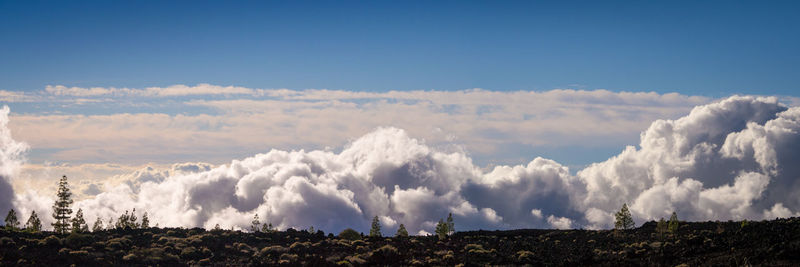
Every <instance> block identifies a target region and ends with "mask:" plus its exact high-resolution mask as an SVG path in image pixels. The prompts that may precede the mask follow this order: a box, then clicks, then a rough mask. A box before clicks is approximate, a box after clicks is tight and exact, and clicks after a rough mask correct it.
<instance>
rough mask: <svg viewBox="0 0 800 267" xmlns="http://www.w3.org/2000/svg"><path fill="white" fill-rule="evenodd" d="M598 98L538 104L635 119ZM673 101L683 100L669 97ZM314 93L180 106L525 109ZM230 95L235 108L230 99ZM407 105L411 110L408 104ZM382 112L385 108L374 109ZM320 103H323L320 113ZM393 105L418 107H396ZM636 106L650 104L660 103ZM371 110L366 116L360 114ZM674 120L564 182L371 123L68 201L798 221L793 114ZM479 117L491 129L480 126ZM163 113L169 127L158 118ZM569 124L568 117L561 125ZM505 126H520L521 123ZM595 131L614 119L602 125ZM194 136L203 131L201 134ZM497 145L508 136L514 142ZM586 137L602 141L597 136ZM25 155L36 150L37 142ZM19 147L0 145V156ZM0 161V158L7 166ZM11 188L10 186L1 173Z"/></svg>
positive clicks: (413, 215) (241, 213) (326, 218)
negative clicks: (485, 162) (626, 209)
mask: <svg viewBox="0 0 800 267" xmlns="http://www.w3.org/2000/svg"><path fill="white" fill-rule="evenodd" d="M432 93H433V94H447V93H450V92H444V93H443V92H432ZM478 93H485V95H483V96H484V97H487V99H489V100H487V101H495V99H493V98H491V95H500V96H505V95H503V93H497V92H484V91H481V90H474V91H462V92H454V93H453V95H450V96H451V97H456V96H458V95H459V94H461V95H468V96H469V95H470V94H478ZM507 94H510V95H513V94H514V93H507ZM542 94H544V95H536V96H537V98H546V97H547V96H546V94H547V92H545V93H542ZM563 94H588V95H590V96H582V95H579V96H582V97H585V98H589V99H592V101H591V102H592V103H586V102H587V101H586V100H580V97H579V96H572V97H571V98H564V96H563ZM593 94H596V95H593ZM607 94H609V93H607V92H594V91H591V92H582V91H564V92H559V93H558V94H557V95H558V96H559V97H561V98H560V99H562V101H564V100H563V99H570V101H565V102H564V103H553V102H554V100H552V99H549V102H548V101H544V102H541V104H542V105H546V106H547V107H562V108H563V109H564V110H567V109H568V108H566V107H571V108H575V109H581V108H580V107H585V106H593V105H594V106H597V105H600V106H604V107H610V106H613V105H616V104H619V103H623V104H619V105H620V106H621V107H619V108H618V109H619V110H621V111H620V112H619V114H618V115H619V116H623V115H624V113H625V112H631V111H632V110H634V111H638V110H645V109H636V108H635V105H634V107H630V105H627V104H624V103H625V101H627V100H625V98H624V97H621V96H619V95H615V96H613V97H616V98H617V99H613V98H612V99H609V98H608V96H606V95H607ZM612 94H613V93H612ZM520 95H523V96H524V94H522V93H520ZM597 95H600V96H603V97H605V98H602V99H605V100H604V101H601V100H598V99H597V97H598V96H597ZM657 96H661V97H664V96H663V95H654V96H651V95H648V94H644V95H636V94H633V95H632V96H630V97H651V98H655V99H659V98H658V97H657ZM518 97H520V96H519V95H514V96H512V97H509V98H518ZM673 97H681V96H669V97H668V98H673ZM313 98H314V99H316V100H315V101H311V102H308V101H305V100H286V99H283V101H279V100H276V99H257V100H249V99H217V100H208V99H195V100H190V102H191V103H190V104H189V105H205V106H214V107H215V108H216V110H219V111H221V112H220V113H219V114H217V115H208V116H210V117H214V116H223V117H225V116H227V117H225V118H236V117H237V116H256V117H255V118H258V119H268V118H269V117H270V116H263V117H258V115H259V114H260V113H262V112H263V113H266V114H269V115H273V116H280V115H281V114H284V115H285V114H292V115H294V116H295V118H296V120H303V119H308V118H316V117H317V116H323V114H319V113H315V112H316V110H323V111H328V112H335V111H336V110H342V109H346V108H347V107H351V108H353V109H354V110H359V111H358V112H354V113H347V114H351V115H353V114H356V115H357V114H360V113H359V112H365V113H366V114H370V115H376V116H377V115H380V114H379V113H380V112H383V111H386V110H387V109H389V108H394V109H398V110H400V111H406V112H414V111H415V110H419V109H422V110H423V111H424V112H430V114H427V115H429V116H433V115H437V114H438V113H436V112H433V111H431V110H435V109H432V108H431V106H430V105H434V106H436V105H440V104H431V103H447V101H450V102H459V103H462V105H464V106H467V108H461V107H460V108H461V110H462V111H453V110H447V111H440V112H439V113H446V114H447V115H448V116H454V117H452V121H453V122H452V124H458V123H460V121H459V120H466V118H471V119H473V120H479V123H484V122H486V123H488V122H490V121H491V120H501V122H502V120H503V118H506V120H507V122H506V123H508V122H510V121H512V119H511V118H508V117H504V116H509V115H508V114H500V113H504V112H514V111H518V110H535V109H533V108H531V109H524V108H525V106H524V105H519V106H518V107H514V106H513V104H509V106H503V107H501V109H502V110H503V112H497V113H498V114H494V112H495V111H492V109H491V108H489V109H486V110H484V111H485V112H486V113H480V112H478V113H480V114H477V115H476V114H475V112H463V110H464V109H468V108H469V107H470V104H463V103H469V102H470V101H479V99H478V97H474V98H472V96H469V97H464V99H461V100H459V99H452V98H450V99H447V97H443V100H435V99H436V97H435V96H433V95H431V96H430V97H429V99H433V100H427V101H424V100H425V99H422V98H421V97H420V101H412V102H402V101H400V102H401V104H399V105H401V106H397V105H396V104H398V103H390V101H381V100H374V101H372V100H371V101H367V102H366V103H365V102H348V101H344V100H343V99H346V97H336V98H337V99H336V100H323V101H319V97H317V96H314V97H313ZM373 98H374V97H373ZM387 98H388V97H387ZM399 98H400V97H397V98H393V99H399ZM620 98H622V99H620ZM684 99H690V98H689V97H684ZM511 100H514V99H509V101H511ZM234 101H238V102H236V104H232V103H234ZM292 101H299V103H298V106H292V105H291V104H286V105H287V106H281V103H283V102H292ZM530 101H534V102H532V103H535V104H536V103H540V102H535V98H534V99H530ZM598 102H599V103H598ZM665 102H668V101H665ZM678 102H680V101H678ZM420 103H423V104H422V106H416V105H419V104H420ZM292 104H294V103H292ZM385 104H389V106H388V107H387V106H383V105H385ZM329 105H333V106H336V108H330V109H326V108H328V107H329ZM402 105H409V106H413V107H415V108H408V109H403V108H402ZM426 105H427V106H426ZM648 106H649V107H647V108H654V107H658V104H655V103H654V104H650V105H648ZM664 106H666V107H670V105H664ZM681 106H682V105H681ZM287 107H294V109H291V108H287ZM420 107H427V108H420ZM370 108H374V109H376V110H374V111H370ZM676 109H677V108H676ZM287 110H290V111H291V113H289V111H287ZM364 110H366V111H364ZM622 110H627V111H624V112H623V111H622ZM270 112H272V113H270ZM370 112H372V113H370ZM686 112H688V114H686ZM564 114H567V113H562V114H561V117H558V118H560V119H565V118H571V117H570V115H568V114H567V115H564ZM575 114H577V115H573V116H589V115H587V114H588V113H585V112H576V113H575ZM613 114H615V113H613V112H611V113H605V114H603V115H602V116H606V118H607V119H609V120H611V119H613V118H616V119H619V118H620V117H613V116H611V115H613ZM657 114H662V113H657ZM665 114H670V113H669V112H666V113H665ZM684 114H686V115H684V116H682V117H677V118H675V119H655V120H652V121H651V122H649V123H648V125H649V126H647V125H645V126H644V127H642V129H645V130H644V132H642V133H641V135H640V138H639V144H638V146H628V147H626V148H624V149H623V150H622V152H620V153H619V154H617V155H615V156H613V157H610V158H608V159H605V160H601V161H598V162H596V163H593V164H591V165H589V166H588V167H586V168H583V169H581V170H578V171H577V172H571V171H570V169H569V168H568V167H567V166H565V165H563V164H561V163H559V162H557V161H554V160H551V159H546V158H542V157H536V158H533V160H529V161H528V163H525V164H501V165H497V166H494V167H492V168H481V167H479V165H476V164H475V163H474V160H473V154H469V153H474V152H472V151H471V150H470V149H469V146H467V145H465V146H466V147H467V149H451V148H448V147H446V146H440V145H437V144H436V143H435V142H436V141H437V140H436V139H432V140H433V141H431V140H429V139H427V138H426V139H425V140H423V139H421V138H418V137H416V136H415V134H414V133H413V132H412V131H411V130H405V129H403V128H401V126H397V127H378V128H373V130H372V131H367V134H364V135H361V137H359V138H357V139H353V140H351V141H349V142H348V144H347V145H346V146H345V147H344V148H343V149H341V151H333V150H329V149H311V150H291V149H289V150H285V149H271V150H265V151H268V152H266V153H260V154H255V155H253V156H248V157H243V158H242V159H239V160H233V161H228V162H227V163H226V164H222V165H214V164H203V163H185V164H176V165H173V166H168V167H165V168H147V167H144V168H141V169H139V170H137V171H136V172H132V173H128V174H124V175H119V176H115V177H114V178H113V179H112V180H114V181H116V182H107V181H105V180H96V181H92V182H90V183H81V182H77V184H79V185H80V191H82V192H83V191H85V192H86V193H84V194H89V195H91V197H84V198H82V199H81V200H79V201H77V202H76V203H75V207H76V208H83V210H84V211H85V212H86V216H87V217H88V219H89V221H93V220H94V218H97V217H100V218H103V219H106V218H110V217H116V216H118V215H119V214H120V213H122V212H124V210H130V209H133V208H136V209H137V211H148V212H149V215H150V216H151V218H152V219H153V220H154V221H157V222H159V223H160V224H161V225H162V226H200V227H207V228H208V227H213V226H214V225H215V224H220V225H222V226H224V227H236V228H246V227H247V225H248V224H249V221H250V219H251V218H252V216H253V215H255V214H258V215H259V217H261V218H262V219H263V220H264V221H269V222H271V223H273V224H274V225H276V226H278V227H279V228H282V229H285V228H288V227H295V228H307V227H308V226H314V227H315V228H319V229H323V230H325V231H339V230H341V229H343V228H345V227H353V228H356V229H358V230H362V231H363V230H366V229H368V228H369V225H368V223H369V219H370V218H372V217H373V216H379V218H380V219H381V221H382V222H383V224H384V225H385V226H386V227H385V228H386V231H387V232H385V233H389V232H391V231H393V230H394V229H396V227H397V225H399V224H400V223H402V224H404V225H405V226H406V227H407V228H408V230H409V231H411V232H414V233H430V232H432V231H433V228H434V227H435V223H436V222H437V221H438V220H439V219H440V218H442V217H445V216H447V213H453V215H454V217H455V218H456V222H457V227H458V229H459V230H466V229H495V228H500V229H507V228H528V227H547V228H576V227H586V228H607V227H610V226H612V225H613V212H615V211H616V210H618V209H619V207H620V206H621V205H622V203H628V204H629V206H630V207H631V212H632V213H633V215H634V218H635V220H636V221H637V223H641V222H643V221H644V220H651V219H657V218H660V217H667V216H669V214H670V213H671V212H672V211H677V212H678V214H679V216H680V217H681V219H688V220H727V219H762V218H774V217H786V216H795V215H798V214H799V213H798V211H800V200H798V199H800V195H799V194H800V182H798V181H797V179H796V177H797V176H798V175H800V167H797V166H796V164H793V163H794V162H796V160H797V159H798V156H800V155H798V154H797V153H798V152H797V151H800V108H796V107H789V106H786V105H784V104H781V103H779V102H778V99H777V98H775V97H753V96H733V97H729V98H726V99H721V100H718V101H715V102H713V103H709V104H699V105H696V107H694V108H690V111H685V112H684ZM336 115H338V114H336ZM405 115H407V116H417V115H421V114H418V113H410V114H405ZM438 115H441V114H438ZM483 115H486V116H488V118H489V119H486V120H485V121H480V120H481V116H483ZM161 116H164V117H165V118H168V119H172V118H173V116H171V115H165V114H163V115H161ZM287 116H288V115H287ZM441 116H444V115H441ZM459 116H464V117H459ZM365 117H366V116H365ZM511 117H513V116H511ZM359 118H360V117H359ZM590 118H594V119H597V118H598V117H590ZM633 118H638V117H635V116H634V117H633ZM15 119H17V117H12V118H11V120H12V123H11V124H10V125H11V127H12V129H13V125H14V124H13V121H14V120H15ZM417 119H418V120H427V119H430V118H423V117H419V118H417ZM433 121H435V120H433ZM543 121H544V120H543ZM587 121H588V119H586V118H583V120H582V121H580V122H581V123H584V122H585V123H589V122H587ZM6 122H7V120H6ZM107 122H109V123H111V122H113V120H109V121H107ZM566 122H569V121H566V120H565V121H564V122H563V123H566ZM227 123H229V122H227ZM517 123H520V124H522V122H520V120H519V119H518V121H517ZM608 123H609V124H610V125H615V124H614V123H615V122H613V121H611V122H608ZM189 125H192V124H189ZM225 125H228V126H220V127H230V126H229V125H230V123H229V124H225ZM323 125H324V124H323ZM489 125H492V124H489ZM498 125H503V124H498ZM543 125H547V124H543ZM390 126H396V125H390ZM405 126H414V124H408V125H405ZM572 127H573V128H571V129H570V130H572V131H575V129H592V128H591V127H592V126H583V125H581V126H572ZM581 127H589V128H581ZM412 128H413V127H412ZM110 129H113V127H110ZM343 129H346V128H343ZM450 129H460V128H458V127H453V128H450ZM514 129H515V130H522V129H527V128H524V127H520V128H514ZM598 129H602V128H598ZM191 131H199V132H202V131H203V129H202V128H195V129H193V130H191ZM191 131H190V132H191ZM549 131H556V130H553V129H549ZM12 132H13V131H12ZM564 132H568V131H564ZM3 133H4V136H6V139H7V140H11V141H12V142H10V143H9V144H17V143H18V142H16V141H13V139H11V135H10V133H9V131H8V130H6V131H5V132H3ZM178 134H179V133H178ZM309 135H312V134H311V133H310V134H309ZM14 136H19V135H16V134H15V135H14ZM132 136H135V135H132ZM298 136H303V135H298ZM356 136H357V135H356ZM508 136H509V138H510V139H513V138H514V137H515V136H514V135H508ZM534 136H535V135H534ZM179 139H180V138H176V139H175V140H179ZM76 140H78V139H76ZM325 140H327V139H320V140H317V142H325ZM459 140H460V141H461V142H464V143H465V144H469V141H464V140H480V137H469V138H465V137H463V136H462V135H460V136H459ZM26 141H27V140H26ZM520 142H521V141H520ZM593 142H602V141H598V139H594V140H593ZM521 143H524V142H521ZM211 144H213V143H211ZM18 147H19V146H18ZM32 147H33V148H34V149H35V148H36V145H32ZM188 147H191V146H187V148H188ZM17 150H18V149H17ZM17 150H13V149H12V150H9V149H8V148H6V147H4V148H3V151H17ZM467 151H470V152H469V153H467ZM17 154H19V153H17ZM17 154H15V155H17ZM13 159H14V161H13V162H21V159H18V158H16V157H14V158H13ZM7 162H9V161H3V164H4V166H5V164H8V163H7ZM76 166H80V165H76ZM15 172H17V173H18V172H20V171H19V170H16V171H15ZM21 172H24V170H23V171H21ZM12 176H13V173H12ZM6 179H8V178H6ZM11 183H12V184H13V183H14V179H13V178H12V179H11ZM4 186H5V187H6V188H8V189H7V190H14V189H11V188H10V186H9V185H4ZM4 190H5V189H4ZM13 192H15V197H14V200H13V205H14V206H15V207H17V208H18V209H19V210H20V211H21V213H22V214H23V216H25V214H29V213H30V211H31V210H36V211H37V212H40V213H41V212H43V214H49V210H48V209H49V205H50V204H52V201H53V199H52V197H51V196H50V195H52V194H46V193H44V192H39V191H34V190H30V189H28V190H14V191H13ZM47 220H49V218H44V221H45V222H46V221H47Z"/></svg>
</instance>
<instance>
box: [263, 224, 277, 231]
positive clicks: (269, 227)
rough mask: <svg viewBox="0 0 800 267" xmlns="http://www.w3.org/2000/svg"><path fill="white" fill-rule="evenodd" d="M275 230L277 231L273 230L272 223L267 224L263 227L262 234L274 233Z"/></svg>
mask: <svg viewBox="0 0 800 267" xmlns="http://www.w3.org/2000/svg"><path fill="white" fill-rule="evenodd" d="M273 230H275V229H274V228H272V223H265V224H264V226H262V227H261V232H264V233H272V231H273Z"/></svg>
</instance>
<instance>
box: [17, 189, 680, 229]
mask: <svg viewBox="0 0 800 267" xmlns="http://www.w3.org/2000/svg"><path fill="white" fill-rule="evenodd" d="M56 195H57V199H56V201H55V203H54V204H53V219H54V220H55V221H54V222H53V223H52V224H51V225H52V226H53V231H54V232H56V233H59V234H64V233H69V232H78V233H82V232H88V231H89V226H88V225H87V223H86V220H85V219H84V218H83V210H81V209H78V211H77V212H76V213H75V217H71V215H72V208H70V205H72V203H73V201H72V193H71V192H70V190H69V185H68V183H67V176H66V175H64V176H62V177H61V180H59V183H58V192H57V194H56ZM614 217H615V222H614V229H615V230H628V229H633V228H634V227H635V224H634V221H633V217H632V216H631V213H630V210H629V209H628V205H627V204H622V208H621V209H620V211H619V212H617V213H615V214H614ZM5 223H6V228H8V229H14V230H16V229H22V230H25V231H28V232H39V231H41V230H42V222H41V220H40V219H39V217H38V215H37V214H36V211H33V212H31V215H30V217H29V218H28V220H27V221H26V223H25V225H24V228H20V223H19V220H18V218H17V213H16V211H15V210H14V209H11V210H10V211H9V212H8V215H6V219H5ZM149 227H150V218H149V217H148V216H147V212H144V214H142V220H141V221H139V219H138V217H137V216H136V209H135V208H134V209H133V211H131V212H130V213H128V211H127V210H126V211H125V213H124V214H122V215H120V216H119V218H117V221H116V222H114V220H113V218H109V220H108V223H107V224H105V225H104V223H103V220H102V219H101V218H100V217H97V220H95V222H94V225H93V226H92V231H102V230H105V229H139V228H149ZM155 227H158V224H156V225H155ZM677 229H678V215H677V213H675V212H672V216H671V217H670V219H669V221H665V220H664V218H661V219H660V220H659V221H658V224H657V228H656V230H657V232H658V233H659V234H660V235H663V234H664V233H674V232H675V231H676V230H677ZM214 230H221V227H220V225H219V224H216V225H215V226H214ZM348 230H352V229H349V228H348V229H346V230H345V231H347V232H349V231H348ZM250 231H251V232H265V233H269V232H275V231H276V229H275V227H274V226H273V225H272V223H270V222H267V223H263V224H262V223H261V220H260V219H259V217H258V214H255V216H253V221H252V222H251V225H250ZM345 231H343V233H344V232H345ZM352 231H353V232H355V230H352ZM308 232H309V233H315V232H316V231H315V229H314V227H313V226H311V227H310V228H309V229H308ZM454 233H455V225H454V222H453V214H452V213H450V214H448V216H447V220H446V221H445V220H444V219H440V220H439V222H438V223H437V224H436V230H435V234H436V236H437V237H439V238H440V239H444V238H446V237H447V236H449V235H452V234H454ZM345 234H346V235H347V234H348V233H345ZM360 235H363V234H360ZM369 236H373V237H375V236H377V237H380V236H382V234H381V224H380V220H379V218H378V216H375V217H374V218H373V219H372V225H371V228H370V232H369ZM395 236H408V231H407V230H406V228H405V225H403V224H400V226H399V227H398V229H397V233H396V234H395Z"/></svg>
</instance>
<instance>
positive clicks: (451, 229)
mask: <svg viewBox="0 0 800 267" xmlns="http://www.w3.org/2000/svg"><path fill="white" fill-rule="evenodd" d="M455 232H456V227H455V223H453V213H449V214H447V234H448V235H452V234H454V233H455Z"/></svg>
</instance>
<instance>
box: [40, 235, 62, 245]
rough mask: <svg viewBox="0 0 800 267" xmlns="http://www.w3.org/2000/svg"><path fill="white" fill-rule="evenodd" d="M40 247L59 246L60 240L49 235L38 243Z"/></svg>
mask: <svg viewBox="0 0 800 267" xmlns="http://www.w3.org/2000/svg"><path fill="white" fill-rule="evenodd" d="M39 244H40V245H44V246H48V247H56V246H61V239H60V238H58V237H57V236H55V235H51V236H48V237H45V238H44V240H42V241H40V242H39Z"/></svg>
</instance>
